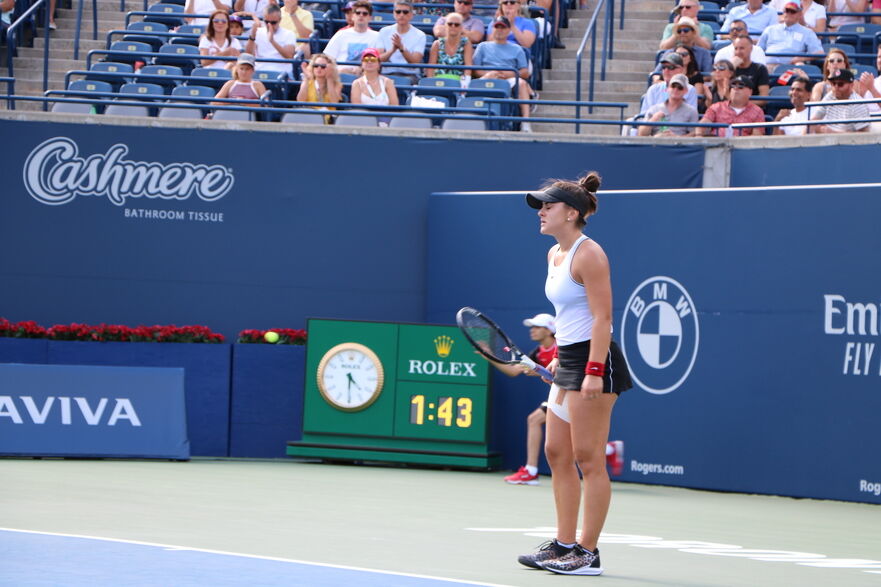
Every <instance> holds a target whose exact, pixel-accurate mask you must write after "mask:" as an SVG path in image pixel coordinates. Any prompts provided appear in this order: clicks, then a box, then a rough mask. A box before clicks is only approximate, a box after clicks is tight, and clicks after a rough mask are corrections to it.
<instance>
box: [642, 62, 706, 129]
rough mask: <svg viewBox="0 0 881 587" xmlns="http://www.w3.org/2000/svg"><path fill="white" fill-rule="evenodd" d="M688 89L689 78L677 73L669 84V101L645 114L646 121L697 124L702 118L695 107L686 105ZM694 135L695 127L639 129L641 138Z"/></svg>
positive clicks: (646, 127)
mask: <svg viewBox="0 0 881 587" xmlns="http://www.w3.org/2000/svg"><path fill="white" fill-rule="evenodd" d="M687 88H688V78H686V77H685V75H684V74H681V73H677V74H676V75H674V76H673V77H672V78H670V82H669V83H668V84H667V99H666V100H665V101H664V102H662V103H660V104H655V105H654V106H652V107H651V108H649V109H648V111H646V113H645V119H646V120H647V121H649V122H697V121H698V119H699V118H700V117H699V116H698V114H697V110H696V109H695V108H694V107H693V106H689V105H688V104H686V103H685V100H684V98H685V92H686V89H687ZM693 135H694V127H691V126H671V127H663V126H648V125H643V126H640V127H639V136H641V137H647V136H661V137H687V136H693Z"/></svg>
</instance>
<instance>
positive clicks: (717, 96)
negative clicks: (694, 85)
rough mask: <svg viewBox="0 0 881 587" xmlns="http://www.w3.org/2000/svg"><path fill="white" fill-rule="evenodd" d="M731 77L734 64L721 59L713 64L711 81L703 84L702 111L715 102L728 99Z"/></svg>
mask: <svg viewBox="0 0 881 587" xmlns="http://www.w3.org/2000/svg"><path fill="white" fill-rule="evenodd" d="M733 77H734V65H733V64H732V63H731V62H730V61H726V60H724V59H723V60H722V61H720V62H718V63H714V64H713V74H712V76H711V81H710V83H708V84H705V85H704V111H706V109H707V108H709V107H710V106H712V105H713V104H715V103H716V102H724V101H725V100H727V99H728V90H729V89H730V87H731V86H730V84H731V78H733Z"/></svg>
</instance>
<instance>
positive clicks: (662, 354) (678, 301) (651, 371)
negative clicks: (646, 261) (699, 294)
mask: <svg viewBox="0 0 881 587" xmlns="http://www.w3.org/2000/svg"><path fill="white" fill-rule="evenodd" d="M621 330H622V332H623V339H622V342H621V350H622V351H623V352H624V356H625V358H626V359H627V364H628V366H629V367H630V372H631V375H632V376H633V379H634V381H636V382H637V383H638V384H639V385H640V386H641V387H642V388H643V389H645V390H646V391H648V392H649V393H655V394H663V393H670V392H671V391H673V390H675V389H677V388H678V387H679V386H680V385H682V383H683V382H684V381H685V380H686V379H687V378H688V374H689V373H691V368H692V367H693V366H694V361H695V359H696V358H697V349H698V343H699V340H700V328H699V325H698V317H697V310H696V309H695V307H694V302H693V301H692V300H691V296H690V295H688V292H687V291H686V290H685V288H684V287H683V286H682V284H680V283H679V282H678V281H676V280H675V279H671V278H670V277H663V276H656V277H651V278H649V279H646V280H645V281H643V282H642V283H641V284H639V286H637V287H636V289H635V290H634V291H633V293H632V294H631V296H630V299H628V300H627V307H626V308H625V309H624V316H623V318H622V320H621Z"/></svg>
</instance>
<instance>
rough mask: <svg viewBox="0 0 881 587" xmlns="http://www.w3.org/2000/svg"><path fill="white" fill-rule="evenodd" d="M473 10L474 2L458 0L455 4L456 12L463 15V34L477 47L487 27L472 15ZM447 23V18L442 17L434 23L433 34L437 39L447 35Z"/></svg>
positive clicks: (471, 0)
mask: <svg viewBox="0 0 881 587" xmlns="http://www.w3.org/2000/svg"><path fill="white" fill-rule="evenodd" d="M473 8H474V2H473V0H456V1H455V3H454V4H453V9H454V10H455V12H456V13H457V14H461V15H462V34H463V35H464V36H466V37H467V38H468V40H469V41H471V43H472V44H474V45H477V43H479V42H481V41H482V40H483V34H484V33H483V32H484V30H485V27H484V24H483V21H482V20H480V19H479V18H477V17H476V16H474V15H472V14H471V11H472V9H473ZM446 22H447V21H446V17H444V16H442V17H440V18H438V19H437V22H435V23H434V28H433V30H432V33H433V34H434V36H435V37H436V38H438V39H440V38H442V37H445V36H446V35H447V31H446V30H445V25H446Z"/></svg>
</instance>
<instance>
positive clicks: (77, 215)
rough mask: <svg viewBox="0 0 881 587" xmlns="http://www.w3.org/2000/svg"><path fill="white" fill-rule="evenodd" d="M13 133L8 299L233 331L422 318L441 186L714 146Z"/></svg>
mask: <svg viewBox="0 0 881 587" xmlns="http://www.w3.org/2000/svg"><path fill="white" fill-rule="evenodd" d="M11 137H15V144H16V145H17V148H16V150H15V151H14V152H10V153H6V154H5V156H4V157H3V158H2V161H0V177H3V178H4V190H3V194H2V197H0V218H3V221H4V230H2V231H0V309H2V315H3V316H5V317H6V318H8V319H10V320H26V319H27V320H36V321H37V322H40V323H43V324H46V325H51V324H55V323H69V322H74V321H75V322H87V323H101V322H105V323H123V324H130V325H136V324H141V323H144V324H156V323H166V324H193V323H197V324H204V325H207V326H209V327H211V328H212V329H214V330H216V331H219V332H221V333H223V334H225V335H227V336H228V337H232V336H235V335H236V334H237V333H238V332H239V331H240V330H242V329H245V328H269V327H278V326H286V327H292V328H301V327H303V326H305V318H306V317H307V316H321V317H338V318H345V319H378V320H392V321H395V320H400V321H419V320H421V319H422V318H423V315H424V293H425V292H424V282H425V262H424V261H425V257H424V247H425V220H424V219H425V215H426V209H427V202H428V195H429V194H430V193H431V192H432V191H436V190H450V189H454V190H462V189H469V190H472V189H499V188H500V187H501V188H514V187H515V186H522V185H536V184H538V183H540V182H541V181H542V180H543V179H544V178H547V177H555V176H571V175H573V174H578V173H581V172H582V171H584V170H585V168H587V167H590V168H593V167H596V168H601V169H604V170H606V171H605V172H604V173H605V175H606V178H607V181H608V184H609V185H611V186H616V187H618V188H627V187H630V188H648V187H657V186H662V187H686V186H697V185H700V182H701V178H702V164H703V153H702V150H701V149H700V148H699V147H675V146H674V147H669V148H662V147H643V146H632V145H631V146H628V145H622V146H608V145H579V146H578V148H577V149H575V148H573V146H572V145H569V144H564V143H547V142H537V141H536V142H533V141H516V142H497V141H492V140H483V141H450V140H447V139H440V138H438V139H425V138H408V137H390V136H385V137H383V136H370V135H363V136H359V135H353V136H337V135H334V134H305V133H288V132H259V133H258V132H244V131H237V130H197V131H194V130H192V129H178V128H151V127H124V126H105V125H76V124H62V123H46V122H17V121H0V138H4V139H7V138H11ZM648 154H651V157H648V156H647V155H648ZM635 159H639V160H640V161H642V163H641V166H642V170H643V172H642V173H640V174H638V175H636V174H632V173H631V172H630V166H631V162H632V161H634V160H635ZM671 166H675V167H676V168H677V169H680V170H681V172H680V173H677V174H675V175H671V174H669V173H666V169H669V168H670V167H671ZM140 174H143V176H145V177H149V178H152V182H153V183H152V184H151V183H150V182H149V181H148V182H145V183H144V185H138V179H139V178H140V177H141V175H140ZM127 182H129V183H130V184H131V185H130V186H129V187H128V188H127V187H126V185H127Z"/></svg>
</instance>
